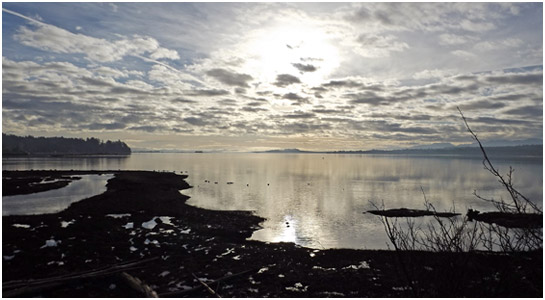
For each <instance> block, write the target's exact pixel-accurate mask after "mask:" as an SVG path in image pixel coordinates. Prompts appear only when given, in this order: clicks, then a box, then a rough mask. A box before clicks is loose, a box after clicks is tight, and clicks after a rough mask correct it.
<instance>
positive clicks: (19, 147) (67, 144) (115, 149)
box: [2, 133, 131, 157]
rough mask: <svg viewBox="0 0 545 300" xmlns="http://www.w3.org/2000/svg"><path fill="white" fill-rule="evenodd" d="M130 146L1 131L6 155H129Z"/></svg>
mask: <svg viewBox="0 0 545 300" xmlns="http://www.w3.org/2000/svg"><path fill="white" fill-rule="evenodd" d="M130 154H131V148H129V146H127V144H125V143H124V142H122V141H119V140H118V141H114V142H112V141H109V140H108V141H106V142H104V141H101V140H99V139H97V138H94V137H91V138H87V139H80V138H65V137H33V136H30V135H29V136H24V137H23V136H16V135H12V134H5V133H2V155H3V156H4V157H7V156H72V155H130Z"/></svg>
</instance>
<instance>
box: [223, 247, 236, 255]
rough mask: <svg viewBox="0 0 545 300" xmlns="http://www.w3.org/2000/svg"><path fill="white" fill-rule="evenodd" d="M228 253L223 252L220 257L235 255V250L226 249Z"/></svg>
mask: <svg viewBox="0 0 545 300" xmlns="http://www.w3.org/2000/svg"><path fill="white" fill-rule="evenodd" d="M225 250H226V251H225V252H223V253H222V254H220V256H225V255H228V254H231V253H234V252H235V248H227V249H225Z"/></svg>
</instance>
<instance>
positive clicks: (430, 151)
mask: <svg viewBox="0 0 545 300" xmlns="http://www.w3.org/2000/svg"><path fill="white" fill-rule="evenodd" d="M443 145H444V146H446V147H445V148H434V147H429V148H428V147H426V146H422V148H420V147H418V148H410V149H399V150H353V151H304V150H299V149H281V150H269V151H262V152H257V153H323V154H397V155H449V156H463V157H481V156H482V153H481V149H480V148H479V147H475V146H473V145H463V146H453V145H450V146H449V145H445V144H443ZM433 146H438V145H433ZM485 150H486V153H487V154H488V155H489V156H490V157H543V145H519V146H504V147H486V146H485Z"/></svg>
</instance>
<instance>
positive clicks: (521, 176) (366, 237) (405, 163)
mask: <svg viewBox="0 0 545 300" xmlns="http://www.w3.org/2000/svg"><path fill="white" fill-rule="evenodd" d="M493 162H494V163H495V165H496V167H497V168H499V169H500V171H501V173H505V172H507V171H508V170H509V166H510V165H511V166H513V167H514V168H515V169H516V171H515V174H514V183H515V186H516V187H517V188H518V189H519V190H520V191H521V192H523V194H525V195H526V196H527V197H529V198H530V199H534V200H537V201H538V202H539V203H540V205H541V203H542V198H543V162H542V159H541V158H539V159H518V160H511V161H493ZM2 168H3V169H4V170H6V169H78V170H79V169H82V170H117V169H124V170H169V171H176V172H177V173H180V172H184V174H186V172H187V174H188V175H189V178H188V179H187V181H188V182H189V183H190V184H191V185H193V186H194V187H193V188H192V189H189V190H184V191H183V192H182V193H184V194H186V195H189V196H191V198H190V199H189V201H188V203H189V204H191V205H195V206H199V207H203V208H210V209H223V210H252V211H254V212H255V214H257V215H260V216H263V217H265V218H267V221H265V222H264V223H263V227H264V229H262V230H258V231H256V232H255V233H254V235H253V236H252V239H257V240H262V241H272V242H277V241H289V242H295V243H298V244H300V245H304V246H308V247H314V248H355V249H384V248H386V243H387V242H386V238H385V234H384V230H383V227H382V224H381V223H380V220H379V219H378V217H376V216H373V215H370V214H363V212H364V211H366V210H369V209H373V207H372V205H371V204H370V202H374V203H378V204H381V203H382V202H384V205H385V206H386V208H397V207H408V208H423V202H424V198H423V195H422V191H421V188H422V189H423V190H424V192H425V193H426V197H427V199H428V200H430V202H432V203H433V204H434V206H435V207H436V208H437V209H438V210H449V209H451V208H452V207H453V206H455V207H456V210H457V211H459V212H465V211H466V210H467V208H474V209H479V210H481V211H487V210H492V209H493V207H491V205H490V204H488V203H485V202H483V201H480V200H478V199H477V198H476V197H475V196H474V195H473V191H474V190H477V192H478V193H479V194H480V195H482V196H484V197H488V198H491V197H493V198H494V199H497V200H498V199H500V198H502V197H503V198H504V199H508V195H507V194H506V193H505V192H504V190H503V188H502V186H501V185H500V184H499V183H498V182H497V180H496V179H495V178H494V177H493V176H492V175H491V174H489V173H488V172H487V171H486V170H484V169H483V167H482V165H481V161H480V159H464V158H456V157H435V158H434V157H415V156H390V155H383V156H372V155H333V154H329V155H322V154H242V153H237V154H224V153H218V154H197V153H187V154H182V153H176V154H160V153H135V154H132V155H131V156H130V157H126V158H119V157H118V158H85V159H74V158H70V159H68V158H54V159H50V158H47V159H45V158H33V159H28V158H17V159H4V160H3V166H2ZM205 180H206V181H210V183H207V182H205ZM215 182H217V184H215ZM227 182H233V184H227Z"/></svg>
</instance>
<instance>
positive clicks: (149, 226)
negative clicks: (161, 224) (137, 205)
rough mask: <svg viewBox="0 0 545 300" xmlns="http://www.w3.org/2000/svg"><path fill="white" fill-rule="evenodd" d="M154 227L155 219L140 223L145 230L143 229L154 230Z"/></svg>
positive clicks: (155, 224)
mask: <svg viewBox="0 0 545 300" xmlns="http://www.w3.org/2000/svg"><path fill="white" fill-rule="evenodd" d="M155 226H157V222H155V218H153V219H151V220H149V221H147V222H144V223H142V227H143V228H145V229H153V228H155Z"/></svg>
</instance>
